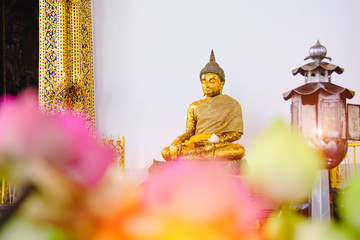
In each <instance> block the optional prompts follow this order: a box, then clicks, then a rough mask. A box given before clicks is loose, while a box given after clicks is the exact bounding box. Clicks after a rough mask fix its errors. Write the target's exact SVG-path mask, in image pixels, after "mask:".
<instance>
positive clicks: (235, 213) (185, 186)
mask: <svg viewBox="0 0 360 240" xmlns="http://www.w3.org/2000/svg"><path fill="white" fill-rule="evenodd" d="M142 204H143V208H144V212H143V213H144V214H142V215H140V216H137V217H134V218H133V219H132V220H130V221H129V222H128V226H129V229H130V230H129V231H130V232H132V233H133V234H134V235H135V236H137V239H174V238H176V237H178V238H177V239H191V238H193V239H236V238H238V239H258V238H259V236H258V235H257V233H256V232H255V231H254V229H255V221H256V219H257V217H258V216H259V213H260V209H261V206H260V203H259V205H256V204H255V203H254V202H253V201H252V199H251V198H250V192H249V190H248V189H247V187H246V186H245V184H244V183H243V182H242V180H241V179H240V178H239V177H236V176H235V175H233V174H231V173H230V171H229V169H228V168H226V166H225V165H223V164H221V163H219V162H191V161H189V162H176V163H174V164H173V165H172V166H171V167H170V168H168V169H166V170H165V171H164V172H162V173H161V174H158V175H154V176H152V177H150V179H149V181H148V182H147V183H146V184H145V186H144V189H143V201H142ZM136 229H144V231H138V232H136ZM250 236H251V238H250ZM248 237H249V238H248Z"/></svg>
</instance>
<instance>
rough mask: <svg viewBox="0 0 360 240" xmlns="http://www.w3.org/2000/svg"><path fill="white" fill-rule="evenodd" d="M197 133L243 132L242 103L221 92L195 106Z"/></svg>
mask: <svg viewBox="0 0 360 240" xmlns="http://www.w3.org/2000/svg"><path fill="white" fill-rule="evenodd" d="M193 111H194V113H193V114H194V119H195V121H196V129H195V135H197V134H202V133H205V134H206V133H210V134H213V133H215V134H216V135H218V136H220V135H221V134H223V133H226V132H241V133H243V119H242V111H241V107H240V104H239V103H238V102H237V101H236V100H235V99H233V98H232V97H230V96H228V95H226V94H220V95H217V96H215V97H212V98H210V99H207V100H206V101H205V102H202V103H201V104H200V105H198V106H197V107H195V108H194V110H193Z"/></svg>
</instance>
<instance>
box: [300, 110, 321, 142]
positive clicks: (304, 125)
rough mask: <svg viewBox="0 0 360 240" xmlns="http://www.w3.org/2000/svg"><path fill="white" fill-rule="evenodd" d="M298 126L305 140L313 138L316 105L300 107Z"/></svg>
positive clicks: (315, 133) (315, 128)
mask: <svg viewBox="0 0 360 240" xmlns="http://www.w3.org/2000/svg"><path fill="white" fill-rule="evenodd" d="M300 126H301V127H300V128H301V134H302V135H303V136H304V137H305V138H314V137H315V136H316V135H317V127H316V105H313V104H307V105H302V106H301V117H300Z"/></svg>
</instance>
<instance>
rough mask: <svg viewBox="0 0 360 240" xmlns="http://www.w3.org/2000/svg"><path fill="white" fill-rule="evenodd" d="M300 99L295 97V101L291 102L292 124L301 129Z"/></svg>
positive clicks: (294, 127)
mask: <svg viewBox="0 0 360 240" xmlns="http://www.w3.org/2000/svg"><path fill="white" fill-rule="evenodd" d="M299 104H300V103H299V101H298V100H297V99H296V100H295V99H294V98H293V102H292V104H291V124H292V127H293V129H295V130H298V129H299Z"/></svg>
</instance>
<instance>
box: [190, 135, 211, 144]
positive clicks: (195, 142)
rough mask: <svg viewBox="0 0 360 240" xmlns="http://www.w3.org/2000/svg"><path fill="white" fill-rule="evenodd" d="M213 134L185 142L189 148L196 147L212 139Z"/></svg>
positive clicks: (195, 136)
mask: <svg viewBox="0 0 360 240" xmlns="http://www.w3.org/2000/svg"><path fill="white" fill-rule="evenodd" d="M211 135H212V134H211V133H203V134H198V135H194V136H192V137H191V138H190V139H189V140H188V141H185V145H186V146H187V147H194V146H195V145H196V144H198V143H204V142H208V141H209V139H210V138H211Z"/></svg>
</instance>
